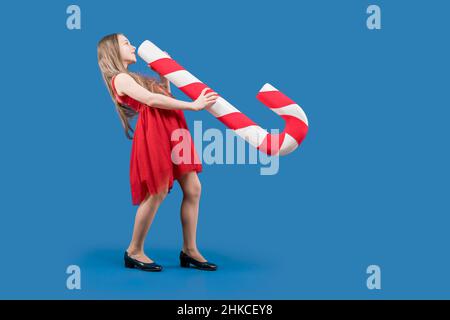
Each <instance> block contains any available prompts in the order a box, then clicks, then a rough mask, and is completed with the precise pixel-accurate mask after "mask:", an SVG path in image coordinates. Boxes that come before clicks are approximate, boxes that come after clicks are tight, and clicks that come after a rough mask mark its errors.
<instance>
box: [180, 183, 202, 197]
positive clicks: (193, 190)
mask: <svg viewBox="0 0 450 320" xmlns="http://www.w3.org/2000/svg"><path fill="white" fill-rule="evenodd" d="M183 193H184V196H185V197H188V198H191V199H198V198H200V195H201V193H202V185H201V183H200V181H198V180H197V181H196V182H193V183H191V184H189V186H188V187H187V188H185V190H183Z"/></svg>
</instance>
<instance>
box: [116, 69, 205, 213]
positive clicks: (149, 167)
mask: <svg viewBox="0 0 450 320" xmlns="http://www.w3.org/2000/svg"><path fill="white" fill-rule="evenodd" d="M114 78H115V76H113V78H112V80H111V84H112V88H113V92H114V95H115V96H116V99H117V101H118V102H119V103H120V104H126V105H128V106H130V107H131V108H133V109H134V110H136V111H137V112H138V118H137V122H136V126H135V129H134V136H133V143H132V147H131V159H130V186H131V197H132V203H133V205H138V204H140V203H141V202H142V201H143V200H144V199H145V198H146V197H147V194H148V193H150V194H155V193H159V192H161V191H164V190H168V191H169V192H170V190H171V189H172V187H173V184H174V180H177V179H179V178H180V177H181V176H182V175H184V174H185V173H187V172H189V171H195V172H197V173H198V172H201V171H202V165H201V163H200V160H199V158H198V155H197V152H196V150H195V147H194V142H193V140H192V137H191V135H190V133H189V129H188V126H187V123H186V119H185V117H184V114H183V111H182V110H168V109H161V108H156V107H151V106H148V105H146V104H144V103H141V102H139V101H137V100H135V99H133V98H131V97H129V96H127V95H123V96H119V95H118V93H117V91H116V89H115V86H114ZM176 129H185V130H180V131H178V132H177V134H176V135H175V136H174V138H173V140H174V141H172V139H171V134H172V132H173V130H176ZM181 142H183V143H184V144H183V143H181ZM186 143H189V144H186ZM177 145H178V146H177ZM181 145H183V146H184V148H183V147H181ZM174 147H175V149H174ZM185 150H188V151H189V150H190V152H187V153H188V154H187V155H184V151H185ZM172 151H174V152H172ZM189 153H190V154H189ZM186 159H189V160H187V161H183V160H186Z"/></svg>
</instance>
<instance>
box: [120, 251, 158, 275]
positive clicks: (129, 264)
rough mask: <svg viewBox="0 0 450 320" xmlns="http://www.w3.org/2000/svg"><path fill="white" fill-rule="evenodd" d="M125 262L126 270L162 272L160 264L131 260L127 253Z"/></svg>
mask: <svg viewBox="0 0 450 320" xmlns="http://www.w3.org/2000/svg"><path fill="white" fill-rule="evenodd" d="M123 259H124V261H125V268H130V269H134V268H136V269H140V270H143V271H161V270H162V266H160V265H159V264H157V263H155V262H152V263H145V262H142V261H139V260H136V259H133V258H131V257H130V256H129V255H128V252H127V251H125V254H124V257H123Z"/></svg>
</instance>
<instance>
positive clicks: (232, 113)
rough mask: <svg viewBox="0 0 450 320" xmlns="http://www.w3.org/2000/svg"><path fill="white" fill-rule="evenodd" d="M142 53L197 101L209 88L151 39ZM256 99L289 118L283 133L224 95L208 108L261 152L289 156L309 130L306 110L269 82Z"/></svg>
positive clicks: (140, 49)
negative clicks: (262, 123) (272, 131)
mask: <svg viewBox="0 0 450 320" xmlns="http://www.w3.org/2000/svg"><path fill="white" fill-rule="evenodd" d="M138 54H139V56H140V57H141V58H142V59H143V60H144V61H145V62H147V64H148V66H149V67H150V68H151V69H153V70H154V71H156V72H158V73H159V74H160V75H162V76H164V77H166V78H167V79H168V80H169V81H170V82H172V83H173V84H174V85H175V86H177V87H178V88H179V89H180V90H181V91H182V92H184V93H185V94H186V95H187V96H188V97H189V98H191V99H193V100H195V99H197V98H198V96H199V95H200V94H201V92H202V90H203V89H204V88H207V87H208V86H207V85H205V84H204V83H203V82H201V81H200V80H198V79H197V78H196V77H194V76H193V75H192V74H191V73H190V72H188V71H187V70H185V69H184V68H183V67H182V66H181V65H179V64H178V63H177V62H176V61H175V60H173V59H172V58H170V57H169V56H168V55H167V54H166V53H164V52H163V51H162V50H161V49H159V48H158V47H157V46H156V45H154V44H153V43H152V42H150V41H148V40H145V41H144V42H143V43H142V44H141V45H140V46H139V48H138ZM208 88H209V87H208ZM211 91H213V90H211V89H209V90H207V92H211ZM256 98H258V99H259V100H260V101H261V102H262V103H263V104H265V105H266V106H267V107H269V108H270V110H272V111H273V112H275V113H276V114H278V115H279V116H280V117H281V118H283V119H284V120H285V122H286V125H285V128H284V130H283V132H282V133H280V134H269V133H268V132H267V131H266V130H265V129H263V128H261V127H260V126H258V125H257V124H256V123H255V122H253V121H252V120H250V119H249V118H248V117H247V116H246V115H245V114H243V113H242V112H240V111H239V110H238V109H236V108H235V107H234V106H233V105H231V104H230V103H229V102H228V101H226V100H225V99H224V98H223V97H221V96H219V97H218V98H217V100H216V103H214V105H213V106H211V107H209V108H208V109H206V110H208V111H209V112H210V113H211V114H212V115H213V116H215V117H216V118H217V119H219V120H220V121H221V122H222V123H223V124H225V125H226V126H227V127H228V128H230V129H232V130H234V132H235V133H236V134H237V135H238V136H240V137H241V138H243V139H244V140H246V141H247V142H248V143H250V144H251V145H252V146H254V147H255V148H257V149H258V150H260V151H263V152H265V153H267V154H269V155H285V154H288V153H291V152H292V151H294V150H295V149H296V148H297V147H298V146H299V145H300V143H301V142H302V141H303V139H304V138H305V136H306V133H307V132H308V119H307V118H306V114H305V112H304V111H303V109H302V108H301V107H300V106H299V105H298V104H296V103H295V102H294V101H293V100H291V99H290V98H289V97H287V96H286V95H284V94H283V93H282V92H281V91H278V90H277V89H275V88H274V87H273V86H271V85H270V84H268V83H266V84H265V85H264V86H263V87H262V88H261V90H259V93H258V94H257V95H256Z"/></svg>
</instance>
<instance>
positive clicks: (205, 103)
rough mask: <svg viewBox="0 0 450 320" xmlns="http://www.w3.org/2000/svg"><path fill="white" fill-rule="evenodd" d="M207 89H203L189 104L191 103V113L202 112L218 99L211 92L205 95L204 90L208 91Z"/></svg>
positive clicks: (215, 94) (214, 93) (216, 95)
mask: <svg viewBox="0 0 450 320" xmlns="http://www.w3.org/2000/svg"><path fill="white" fill-rule="evenodd" d="M208 89H209V88H205V89H203V90H202V93H200V95H199V96H198V98H197V99H196V100H195V101H193V102H191V103H192V105H191V106H192V108H191V110H192V111H199V110H203V109H204V108H208V107H210V106H212V105H213V104H214V103H216V100H217V98H218V97H219V95H218V94H217V93H216V92H214V91H211V92H209V93H207V94H205V92H206V90H208Z"/></svg>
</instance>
